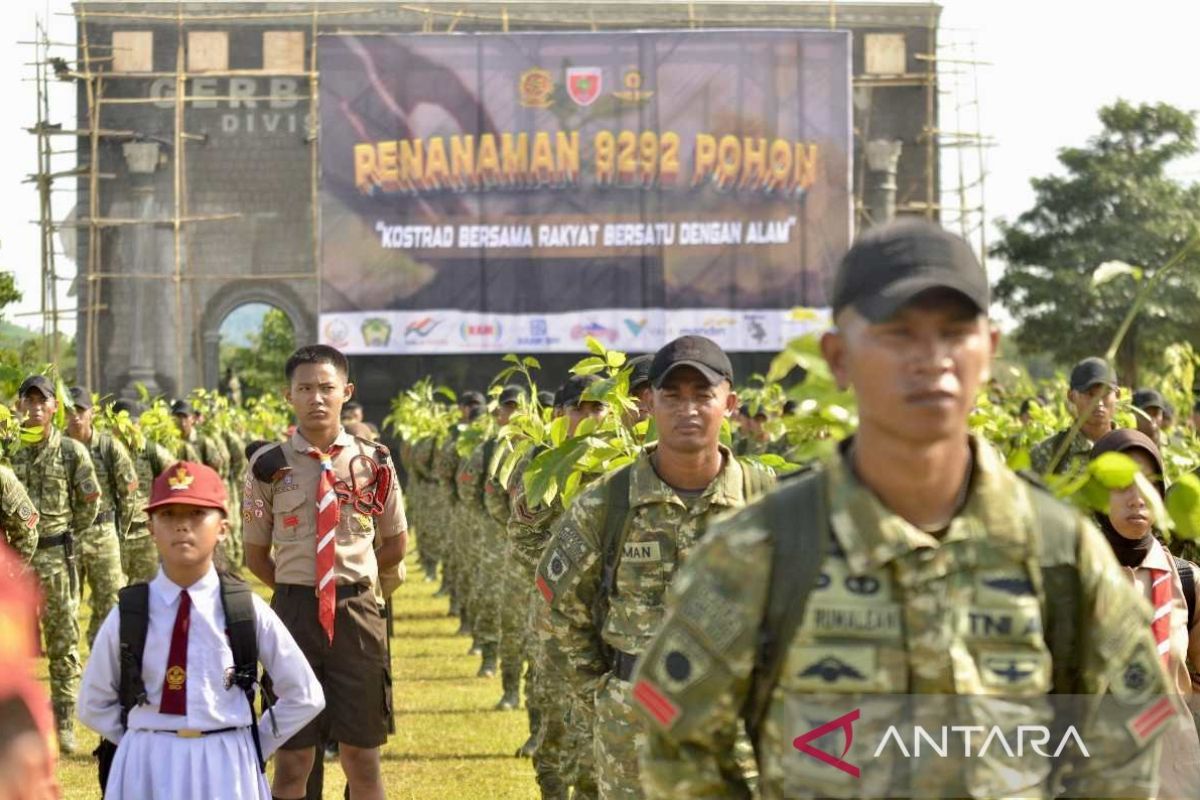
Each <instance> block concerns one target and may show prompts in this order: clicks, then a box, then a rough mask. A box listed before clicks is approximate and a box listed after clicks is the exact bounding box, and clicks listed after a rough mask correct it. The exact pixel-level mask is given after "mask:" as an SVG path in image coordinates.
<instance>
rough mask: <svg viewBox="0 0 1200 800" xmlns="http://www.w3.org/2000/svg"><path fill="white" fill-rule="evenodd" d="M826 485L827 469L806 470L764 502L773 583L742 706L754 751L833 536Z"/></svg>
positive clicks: (743, 716)
mask: <svg viewBox="0 0 1200 800" xmlns="http://www.w3.org/2000/svg"><path fill="white" fill-rule="evenodd" d="M825 485H826V481H825V476H824V472H823V471H822V470H819V469H812V470H804V471H802V472H797V473H794V474H793V476H788V479H787V483H786V484H785V485H784V486H782V487H780V488H779V489H778V490H776V491H774V492H771V493H769V494H767V495H765V496H764V497H763V499H762V504H763V505H762V508H763V511H764V512H765V515H766V520H767V525H766V527H767V529H768V530H769V531H770V532H771V539H772V541H771V548H772V557H771V578H770V584H769V585H768V588H767V604H766V610H765V613H764V614H763V619H762V626H761V627H760V629H759V632H758V647H757V649H756V651H755V654H754V668H753V671H752V672H751V674H750V690H749V691H748V692H747V694H746V702H745V705H744V706H743V707H742V718H743V719H744V720H745V722H746V732H747V733H748V734H749V736H750V740H751V741H752V742H753V743H754V748H755V751H757V750H758V742H759V737H760V734H761V733H762V723H763V718H764V717H765V716H766V712H767V707H768V706H769V705H770V701H771V692H772V691H773V690H774V689H775V685H776V684H777V683H778V682H779V675H780V673H781V672H782V671H783V660H784V656H785V655H786V653H787V648H788V644H789V643H790V642H791V640H792V638H793V637H794V636H795V635H796V631H797V630H798V629H799V628H800V624H801V622H803V620H804V609H805V607H806V606H807V605H808V597H809V595H810V594H812V590H813V587H814V586H816V585H817V579H818V578H819V577H820V575H821V565H822V564H823V563H824V561H825V555H826V553H827V552H828V550H829V543H830V540H831V536H832V534H831V532H830V529H829V509H828V502H827V501H826V498H825ZM798 522H800V523H810V524H797V523H798ZM812 523H815V524H812Z"/></svg>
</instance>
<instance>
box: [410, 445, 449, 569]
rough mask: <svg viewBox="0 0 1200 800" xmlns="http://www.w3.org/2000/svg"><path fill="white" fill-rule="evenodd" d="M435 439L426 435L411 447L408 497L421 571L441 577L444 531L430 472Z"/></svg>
mask: <svg viewBox="0 0 1200 800" xmlns="http://www.w3.org/2000/svg"><path fill="white" fill-rule="evenodd" d="M433 447H434V439H433V437H432V436H426V437H425V438H424V439H419V440H417V441H416V442H414V443H413V444H412V446H411V453H412V454H411V456H410V458H409V463H408V464H406V467H407V468H408V486H407V487H406V489H407V491H406V492H405V494H406V495H407V496H408V509H407V510H408V513H409V517H408V519H409V524H410V525H412V527H413V530H414V531H416V539H417V550H418V552H419V554H420V558H421V568H422V569H423V570H424V571H425V575H426V576H432V577H434V578H436V577H437V568H438V562H439V561H441V562H442V563H443V565H444V564H445V557H444V555H443V547H442V537H441V535H440V534H441V531H440V530H439V529H438V526H437V525H436V524H435V523H434V519H435V515H434V511H433V508H434V495H435V494H436V491H435V490H434V488H433V477H432V473H431V472H430V469H431V466H432V462H433Z"/></svg>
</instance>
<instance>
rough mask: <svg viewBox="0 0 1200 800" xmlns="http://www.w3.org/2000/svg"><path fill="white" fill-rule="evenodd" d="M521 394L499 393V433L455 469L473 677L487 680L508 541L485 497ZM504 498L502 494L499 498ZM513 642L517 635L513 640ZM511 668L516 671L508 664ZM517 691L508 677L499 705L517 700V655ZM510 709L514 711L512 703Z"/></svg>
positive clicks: (497, 633) (492, 670)
mask: <svg viewBox="0 0 1200 800" xmlns="http://www.w3.org/2000/svg"><path fill="white" fill-rule="evenodd" d="M522 395H523V392H522V391H521V388H520V387H518V386H506V387H505V388H504V390H503V392H501V394H500V398H499V402H498V403H497V405H496V409H495V411H494V412H493V417H494V419H495V422H496V425H497V429H496V430H495V431H493V432H492V434H491V435H490V436H488V437H487V438H486V439H484V440H483V441H482V442H480V443H479V444H478V445H476V446H475V447H474V448H473V449H472V450H471V452H470V453H469V454H468V455H467V457H466V458H464V459H462V460H461V461H460V462H459V467H458V486H457V496H458V506H457V508H458V510H459V514H460V520H461V522H460V525H459V532H460V534H461V532H462V531H464V530H469V531H471V540H472V543H473V547H471V548H470V569H471V572H472V574H471V595H470V598H469V604H470V615H471V632H472V634H473V635H474V637H475V641H476V643H477V644H478V645H479V648H480V651H481V663H480V665H479V672H478V673H477V675H478V676H479V677H481V678H490V677H492V676H494V675H495V674H496V668H497V666H498V662H499V654H500V642H501V616H502V614H501V603H502V601H503V598H504V594H503V592H504V559H505V555H506V545H507V541H508V537H507V536H506V534H505V529H504V524H505V522H507V517H505V518H504V522H501V521H500V520H498V519H497V518H496V517H495V516H493V511H495V512H496V513H497V514H502V513H504V512H505V511H507V504H504V507H503V510H502V509H501V508H500V507H499V506H497V505H496V504H495V503H494V502H493V504H492V506H491V508H489V506H488V497H489V495H491V496H496V495H497V494H498V492H497V488H496V481H495V479H494V478H492V477H491V475H490V473H489V469H490V467H491V461H492V456H493V455H495V452H496V442H497V435H498V433H499V428H502V427H504V426H505V425H507V424H508V418H509V417H510V416H512V413H513V411H515V410H516V409H517V404H518V403H519V402H520V399H521V397H522ZM500 494H502V493H500ZM513 638H515V632H514V636H513ZM506 666H507V667H508V668H509V669H510V671H511V669H512V667H513V666H514V665H513V664H511V663H506ZM515 667H516V670H517V673H516V678H515V680H516V684H517V685H516V686H514V685H512V682H511V679H512V676H511V675H509V676H508V677H507V678H506V681H508V682H506V683H505V684H504V692H505V696H504V698H503V699H501V701H500V704H499V705H500V706H503V705H505V703H506V700H508V699H510V698H515V697H516V694H517V691H518V687H519V684H520V669H521V664H520V653H519V652H518V653H517V656H516V664H515ZM509 707H511V708H515V707H516V702H515V700H514V702H513V705H512V706H509Z"/></svg>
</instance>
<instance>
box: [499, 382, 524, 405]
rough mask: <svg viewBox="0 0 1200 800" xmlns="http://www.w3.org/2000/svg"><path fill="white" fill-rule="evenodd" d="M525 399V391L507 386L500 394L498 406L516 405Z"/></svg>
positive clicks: (521, 388) (519, 387) (517, 387)
mask: <svg viewBox="0 0 1200 800" xmlns="http://www.w3.org/2000/svg"><path fill="white" fill-rule="evenodd" d="M523 397H525V389H524V388H523V387H521V386H513V385H511V384H510V385H508V386H505V387H504V391H502V392H500V405H502V406H503V405H508V404H509V403H512V404H513V405H516V404H517V403H519V402H521V399H522V398H523Z"/></svg>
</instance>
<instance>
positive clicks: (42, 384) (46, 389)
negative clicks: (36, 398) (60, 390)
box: [17, 375, 54, 398]
mask: <svg viewBox="0 0 1200 800" xmlns="http://www.w3.org/2000/svg"><path fill="white" fill-rule="evenodd" d="M33 389H37V390H38V391H39V392H41V393H42V397H45V398H52V397H54V384H53V383H52V382H51V381H50V379H49V378H47V377H46V376H45V375H30V376H29V377H28V378H26V379H25V380H24V381H23V382H22V383H21V388H20V389H18V390H17V397H24V396H25V395H27V394H29V392H30V391H32V390H33Z"/></svg>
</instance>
